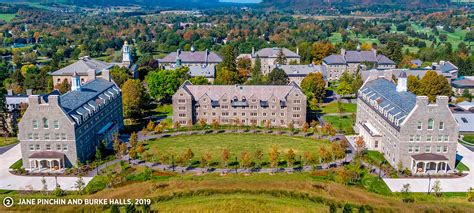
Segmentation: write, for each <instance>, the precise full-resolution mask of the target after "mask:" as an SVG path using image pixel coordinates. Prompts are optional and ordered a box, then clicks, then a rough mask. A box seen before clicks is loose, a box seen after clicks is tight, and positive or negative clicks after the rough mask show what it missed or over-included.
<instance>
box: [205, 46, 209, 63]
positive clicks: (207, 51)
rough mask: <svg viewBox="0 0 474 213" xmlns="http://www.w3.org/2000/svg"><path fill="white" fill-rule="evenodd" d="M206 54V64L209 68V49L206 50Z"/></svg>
mask: <svg viewBox="0 0 474 213" xmlns="http://www.w3.org/2000/svg"><path fill="white" fill-rule="evenodd" d="M205 54H206V56H205V57H206V61H205V62H206V66H207V63H208V61H209V50H208V49H206V52H205Z"/></svg>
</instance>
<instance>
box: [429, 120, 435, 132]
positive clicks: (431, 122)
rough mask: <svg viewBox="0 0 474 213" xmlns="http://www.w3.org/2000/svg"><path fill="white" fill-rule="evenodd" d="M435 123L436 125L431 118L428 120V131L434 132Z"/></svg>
mask: <svg viewBox="0 0 474 213" xmlns="http://www.w3.org/2000/svg"><path fill="white" fill-rule="evenodd" d="M433 123H434V121H433V119H431V118H430V119H428V130H433Z"/></svg>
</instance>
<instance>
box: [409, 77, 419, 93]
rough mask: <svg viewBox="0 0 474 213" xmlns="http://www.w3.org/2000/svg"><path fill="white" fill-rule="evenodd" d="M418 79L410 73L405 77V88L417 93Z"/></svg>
mask: <svg viewBox="0 0 474 213" xmlns="http://www.w3.org/2000/svg"><path fill="white" fill-rule="evenodd" d="M419 88H420V80H419V79H418V77H416V76H414V75H410V76H408V78H407V90H408V91H410V92H411V93H413V94H415V95H417V94H419V91H418V90H419Z"/></svg>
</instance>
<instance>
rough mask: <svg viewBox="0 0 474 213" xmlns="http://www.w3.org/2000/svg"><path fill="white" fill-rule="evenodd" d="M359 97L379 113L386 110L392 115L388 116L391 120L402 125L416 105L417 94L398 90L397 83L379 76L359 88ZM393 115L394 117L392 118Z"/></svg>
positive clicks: (396, 124)
mask: <svg viewBox="0 0 474 213" xmlns="http://www.w3.org/2000/svg"><path fill="white" fill-rule="evenodd" d="M359 98H361V99H362V100H363V101H365V102H366V103H368V105H369V106H372V107H373V109H374V110H375V111H377V112H379V113H382V114H383V112H385V111H386V112H387V113H388V115H390V116H387V117H388V118H389V119H388V120H389V122H391V123H392V124H393V125H395V126H400V124H401V123H402V122H403V120H404V119H405V118H406V117H407V116H408V114H409V113H410V112H411V111H412V110H413V108H414V107H415V105H416V95H415V94H413V93H411V92H397V90H396V85H395V84H394V83H392V82H391V81H389V80H387V79H385V78H377V79H375V80H372V81H369V82H367V83H365V84H364V86H363V87H362V88H361V89H360V90H359ZM381 108H383V112H382V111H381V110H380V109H381ZM391 116H393V119H390V117H391ZM384 117H385V116H384Z"/></svg>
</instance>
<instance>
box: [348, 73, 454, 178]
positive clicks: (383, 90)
mask: <svg viewBox="0 0 474 213" xmlns="http://www.w3.org/2000/svg"><path fill="white" fill-rule="evenodd" d="M448 101H449V100H448V97H446V96H438V97H437V98H436V102H435V103H430V102H429V101H428V97H426V96H416V95H414V94H412V93H410V92H408V91H407V77H406V73H404V72H402V73H400V75H399V76H398V82H397V85H395V84H394V83H392V81H391V80H390V78H386V76H385V77H379V76H376V75H374V76H372V77H371V78H369V79H368V80H367V81H366V82H365V83H364V85H363V86H362V88H361V89H360V90H359V92H358V99H357V119H356V126H355V130H356V132H358V133H359V135H360V136H362V137H363V138H364V141H365V144H366V148H368V149H369V150H376V151H379V152H381V153H383V155H384V156H385V158H386V159H387V160H388V162H389V163H390V164H391V165H392V166H393V167H394V168H399V165H400V164H401V167H402V168H407V169H409V170H411V171H412V173H413V174H416V173H445V172H449V171H451V172H452V171H453V170H454V168H455V162H456V147H457V140H458V134H459V133H458V128H459V127H458V124H457V122H456V120H455V119H454V117H453V115H452V113H451V110H450V109H449V108H448Z"/></svg>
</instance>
